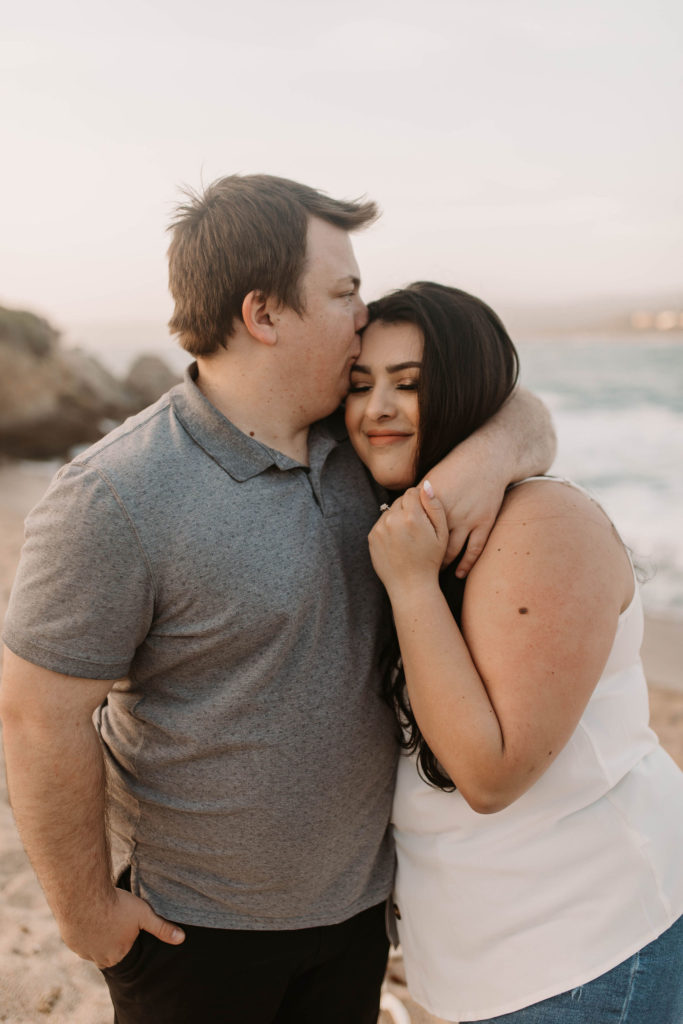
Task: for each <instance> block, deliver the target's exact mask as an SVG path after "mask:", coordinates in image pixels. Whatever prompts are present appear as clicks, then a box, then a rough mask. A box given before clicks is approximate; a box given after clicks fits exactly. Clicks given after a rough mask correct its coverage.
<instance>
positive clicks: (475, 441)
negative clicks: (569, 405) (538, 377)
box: [429, 388, 555, 577]
mask: <svg viewBox="0 0 683 1024" xmlns="http://www.w3.org/2000/svg"><path fill="white" fill-rule="evenodd" d="M554 457H555V432H554V430H553V425H552V422H551V419H550V414H549V413H548V410H547V409H546V407H545V406H544V405H543V403H542V402H541V401H540V399H538V398H536V396H535V395H532V394H531V392H530V391H526V390H525V389H524V388H519V389H518V390H517V391H515V392H514V394H513V395H512V396H511V397H510V398H509V399H508V401H507V402H506V403H505V405H504V406H502V408H501V409H499V410H498V412H497V413H496V414H495V416H492V417H491V419H490V420H488V422H487V423H485V424H484V425H483V427H480V428H479V430H477V431H476V432H475V433H474V434H470V436H469V437H468V438H466V440H464V441H463V442H462V443H461V444H459V445H458V447H457V448H454V449H453V451H452V452H451V453H450V455H447V456H446V458H445V459H443V460H442V461H441V462H440V463H439V464H438V465H437V466H434V467H433V468H432V469H430V471H429V479H430V481H431V483H432V485H433V487H434V490H435V492H436V494H437V497H438V498H440V500H441V502H442V504H443V507H444V509H445V510H446V521H447V523H448V528H449V530H450V537H449V541H448V547H447V549H446V554H445V556H444V566H445V565H448V564H450V562H452V561H453V559H454V558H455V557H456V556H457V554H458V552H459V551H461V550H462V548H463V547H464V545H465V543H466V544H467V547H466V549H465V552H464V554H463V556H462V558H461V560H460V563H459V565H458V567H457V569H456V576H460V577H464V576H467V574H468V572H469V571H470V569H471V568H472V566H473V565H474V563H475V562H476V560H477V559H478V558H479V555H480V554H481V553H482V551H483V550H484V547H485V545H486V541H487V540H488V537H489V534H490V532H491V530H492V529H493V524H494V523H495V521H496V518H497V516H498V512H499V511H500V507H501V505H502V504H503V498H504V497H505V489H506V487H507V486H508V485H509V484H511V483H514V482H515V481H516V480H522V479H524V477H527V476H535V475H537V474H540V473H545V472H546V471H547V470H548V469H549V468H550V465H551V463H552V461H553V458H554Z"/></svg>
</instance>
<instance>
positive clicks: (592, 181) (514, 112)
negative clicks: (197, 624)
mask: <svg viewBox="0 0 683 1024" xmlns="http://www.w3.org/2000/svg"><path fill="white" fill-rule="evenodd" d="M682 42H683V7H682V6H681V4H680V3H679V0H574V2H572V3H571V4H569V3H560V2H550V3H549V2H548V0H476V2H475V0H423V2H422V3H421V4H415V3H412V2H406V0H391V2H388V0H387V2H381V0H363V2H360V0H347V2H346V3H344V4H343V5H341V6H338V7H332V6H331V5H323V4H321V3H319V2H314V0H292V2H290V3H287V4H284V3H281V2H279V0H253V2H251V3H249V4H241V5H236V4H227V3H224V2H221V3H219V2H218V0H196V2H195V3H193V4H191V5H190V4H187V3H181V2H179V0H163V3H162V2H161V0H134V2H133V0H119V2H118V3H117V4H116V5H114V4H112V3H101V2H97V0H94V2H92V3H89V4H87V5H86V4H83V3H82V2H76V0H60V3H59V4H54V3H52V2H50V0H26V2H25V3H22V4H21V5H19V4H15V5H13V6H12V7H11V8H6V9H5V10H4V12H3V32H2V38H1V39H0V55H1V67H2V72H1V74H2V149H3V157H2V162H1V165H0V175H1V183H2V187H1V189H0V222H1V225H2V228H1V231H0V305H2V306H4V307H5V308H6V310H9V311H10V317H9V320H7V319H6V333H7V331H9V333H10V334H12V335H13V337H15V341H16V336H17V327H16V318H15V319H12V314H13V311H16V310H28V311H31V312H32V313H34V314H37V315H38V316H39V317H41V318H44V319H45V320H46V321H47V322H48V323H49V325H50V328H51V329H53V330H54V332H58V333H59V334H60V335H61V341H59V342H57V341H56V335H54V334H50V337H51V339H52V340H51V342H50V345H52V346H53V347H54V344H58V345H59V348H60V350H71V349H73V348H74V347H79V348H80V349H81V351H83V352H86V353H90V354H91V355H94V356H95V357H96V358H97V360H98V361H99V363H101V364H102V365H103V366H104V367H105V368H106V369H107V370H108V371H110V372H111V373H113V374H114V375H116V376H117V378H118V379H121V378H124V377H125V375H126V374H127V372H128V370H129V367H130V364H131V362H132V360H133V359H134V358H136V357H137V356H139V355H140V354H141V353H143V352H144V353H152V354H156V355H160V356H162V357H163V358H164V359H165V360H166V362H167V363H168V364H169V367H170V368H171V369H172V370H173V371H175V372H178V371H179V370H180V369H181V368H182V367H183V366H184V365H185V363H186V361H187V360H186V358H185V356H184V355H183V353H182V352H181V351H180V350H179V349H178V347H177V345H176V343H175V342H174V340H173V339H171V338H169V336H168V333H167V329H166V326H165V325H166V321H167V320H168V318H169V315H170V311H171V303H170V299H169V296H168V293H167V286H166V262H165V251H166V247H167V243H168V238H167V235H166V231H165V229H166V225H167V223H168V222H169V220H170V218H171V216H172V213H173V207H174V204H175V203H176V202H177V201H178V198H179V189H180V187H181V186H182V185H184V184H187V185H190V186H192V187H194V188H197V187H201V185H202V183H204V184H208V183H209V182H211V181H212V180H213V179H215V178H216V177H220V176H222V175H224V174H230V173H252V172H258V171H265V172H269V173H274V174H279V175H284V176H287V177H293V178H296V179H300V180H302V181H304V182H306V183H307V184H310V185H314V186H316V187H319V188H322V189H324V190H326V191H328V192H329V193H331V194H332V195H334V196H338V197H343V196H344V197H357V196H360V195H363V194H367V195H369V196H371V197H372V198H374V199H376V200H377V201H378V202H379V203H380V205H381V207H382V209H383V216H382V218H381V220H380V221H379V223H378V224H377V225H375V226H374V227H373V228H371V229H370V230H369V231H367V232H366V233H364V234H361V235H358V236H356V238H355V246H356V251H357V255H358V259H359V262H360V265H361V269H362V272H363V279H364V283H363V293H364V297H365V298H366V299H370V298H374V297H377V296H378V295H379V294H381V293H382V292H383V291H385V290H387V289H388V288H393V287H397V286H400V285H403V284H406V283H408V282H409V281H411V280H414V279H416V278H432V279H435V280H439V281H443V282H446V283H449V284H454V285H457V286H459V287H462V288H465V289H467V290H469V291H472V292H474V293H475V294H478V295H480V296H481V297H482V298H484V299H485V300H486V301H488V302H489V303H490V304H491V305H493V307H494V308H495V309H496V310H497V311H498V312H499V313H500V314H501V315H502V316H503V318H504V320H505V321H506V322H507V324H508V326H509V327H510V329H511V331H512V333H513V335H514V336H515V338H516V339H517V340H518V342H519V347H520V350H521V353H522V365H523V381H524V382H525V383H527V384H528V385H529V386H530V387H532V388H534V389H535V390H536V391H538V392H539V393H540V394H541V395H542V397H544V399H545V400H546V402H547V403H548V404H549V406H550V408H551V410H552V411H553V414H554V417H555V420H556V424H557V428H558V434H559V441H560V452H559V457H558V461H557V464H556V471H557V472H558V473H561V474H565V475H569V476H572V477H573V478H574V479H577V480H579V481H580V482H582V483H584V484H586V485H587V486H588V487H589V488H590V489H591V490H592V492H593V493H594V494H596V496H597V497H598V498H599V499H600V500H601V501H603V503H604V504H605V505H606V507H607V509H608V511H609V512H610V513H611V514H612V515H613V517H614V518H615V520H616V522H617V524H618V525H619V527H620V528H621V530H622V533H623V534H624V536H625V538H626V540H627V543H628V544H629V545H630V546H631V548H632V549H633V551H634V554H635V556H636V559H637V560H638V562H639V564H640V565H641V566H642V567H643V570H644V573H645V575H646V576H647V577H648V583H647V584H646V586H645V590H644V596H645V601H646V604H647V606H648V608H649V610H650V611H651V612H653V613H657V614H663V615H664V616H669V617H673V618H674V619H676V620H677V621H678V620H680V621H681V622H683V531H682V530H681V529H680V525H681V522H683V515H682V513H683V473H682V472H681V467H682V466H683V256H682V252H681V249H682V244H681V243H682V240H683V196H682V191H681V181H683V133H682V132H681V130H680V128H681V113H682V109H681V108H682V97H683V72H682V67H683V63H682V62H681V59H680V54H681V43H682ZM8 323H9V325H10V326H9V327H7V324H8ZM31 330H32V331H33V334H34V335H35V325H34V327H33V328H32V329H31ZM1 333H2V321H1V320H0V334H1ZM29 333H30V332H29ZM38 333H40V332H39V331H38ZM15 347H16V346H15ZM89 373H90V377H91V378H92V376H93V373H94V370H93V369H92V367H91V368H90V371H89ZM52 376H54V374H53V375H52ZM79 379H80V378H79ZM7 386H8V385H7V381H6V388H7ZM9 400H10V398H9V397H7V395H6V401H7V402H9ZM62 405H64V403H63V402H62ZM117 408H118V407H117ZM104 412H105V414H106V415H108V416H109V418H110V419H115V418H116V414H115V413H116V409H115V408H114V406H112V407H111V408H109V407H107V409H105V410H104ZM0 418H1V416H0ZM15 454H16V452H15ZM19 454H25V453H24V452H23V450H22V451H19Z"/></svg>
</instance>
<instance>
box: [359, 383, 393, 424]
mask: <svg viewBox="0 0 683 1024" xmlns="http://www.w3.org/2000/svg"><path fill="white" fill-rule="evenodd" d="M394 411H395V406H394V403H393V401H392V399H391V392H389V391H387V390H386V389H385V388H381V387H378V386H375V387H374V388H373V390H372V392H371V394H370V397H369V399H368V404H367V405H366V407H365V415H366V416H368V417H369V418H370V419H372V420H380V419H385V418H386V417H388V416H393V414H394Z"/></svg>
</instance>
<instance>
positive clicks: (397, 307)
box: [368, 281, 519, 790]
mask: <svg viewBox="0 0 683 1024" xmlns="http://www.w3.org/2000/svg"><path fill="white" fill-rule="evenodd" d="M368 312H369V316H370V323H372V322H373V321H374V320H380V321H382V323H387V324H393V323H409V324H414V326H416V327H417V328H419V330H420V332H421V334H422V337H423V340H424V347H423V352H422V368H421V370H420V379H419V383H418V391H417V396H418V406H419V411H420V427H419V438H418V449H417V460H416V473H415V479H416V480H421V479H422V478H423V477H424V476H425V474H426V473H428V472H429V470H430V469H431V468H432V466H435V465H436V463H437V462H440V461H441V459H443V458H444V457H445V456H446V455H448V453H449V452H450V451H451V450H452V449H453V448H455V447H456V445H458V444H460V442H461V441H464V440H465V438H466V437H469V435H470V434H472V433H474V431H475V430H477V429H478V428H479V427H481V426H482V425H483V424H484V423H485V422H486V421H487V420H488V419H489V418H490V417H491V416H493V414H494V413H495V412H497V411H498V409H500V407H501V406H502V405H503V404H504V403H505V402H506V401H507V399H508V398H509V396H510V395H511V394H512V391H513V390H514V388H515V385H516V383H517V377H518V374H519V361H518V357H517V351H516V349H515V346H514V345H513V343H512V340H511V339H510V336H509V335H508V333H507V331H506V330H505V327H504V326H503V323H502V322H501V320H500V318H499V317H498V316H497V315H496V314H495V313H494V312H493V310H492V309H491V308H490V307H489V306H487V305H486V303H484V302H482V301H481V300H480V299H477V298H475V296H474V295H469V294H468V293H467V292H463V291H460V290H459V289H458V288H449V287H447V286H446V285H440V284H434V283H433V282H431V281H417V282H416V283H415V284H411V285H409V286H408V287H407V288H403V289H400V290H399V291H395V292H390V293H389V295H385V296H384V298H381V299H378V300H377V301H376V302H371V303H370V304H369V306H368ZM453 569H454V567H453V566H451V567H449V569H447V570H445V571H444V572H443V573H442V574H441V578H440V583H441V589H442V590H443V592H444V594H445V596H446V599H447V601H448V603H449V606H450V608H451V611H452V612H453V614H454V616H455V618H456V620H458V622H459V618H460V608H461V605H462V594H463V590H464V581H462V580H458V579H457V578H456V577H455V574H454V571H453ZM399 655H400V651H399V647H398V641H397V640H396V637H395V636H394V638H393V641H392V642H391V644H390V646H389V649H388V650H387V652H386V659H385V668H384V688H385V695H386V697H387V699H388V701H389V703H390V704H391V705H392V707H393V708H394V709H395V711H396V713H397V715H398V718H399V721H400V723H401V725H402V727H403V738H402V741H401V742H402V746H403V747H404V748H405V749H407V750H408V751H410V752H411V753H413V752H417V760H418V766H419V769H420V771H421V773H422V775H423V776H424V777H425V778H426V779H427V781H428V782H430V783H432V785H434V786H437V787H438V788H440V789H444V790H452V789H454V788H455V786H454V785H453V782H452V780H451V779H450V778H449V777H448V775H447V774H446V773H445V772H444V770H443V768H442V767H441V765H440V764H439V762H438V760H437V758H436V757H435V756H434V754H433V753H432V751H431V750H430V748H429V746H428V745H427V742H426V740H425V739H424V737H423V735H422V733H421V732H420V727H419V725H418V724H417V721H416V720H415V716H414V715H413V712H412V709H411V707H410V701H409V699H408V693H407V690H406V680H405V674H404V672H403V667H402V664H401V660H400V657H399Z"/></svg>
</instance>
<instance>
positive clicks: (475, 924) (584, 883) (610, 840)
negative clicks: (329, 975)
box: [393, 587, 683, 1021]
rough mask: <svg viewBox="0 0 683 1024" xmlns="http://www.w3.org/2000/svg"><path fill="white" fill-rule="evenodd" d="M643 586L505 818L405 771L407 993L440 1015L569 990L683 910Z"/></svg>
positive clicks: (681, 809) (678, 833)
mask: <svg viewBox="0 0 683 1024" xmlns="http://www.w3.org/2000/svg"><path fill="white" fill-rule="evenodd" d="M642 637H643V611H642V605H641V602H640V596H639V593H638V590H637V587H636V592H635V594H634V597H633V600H632V601H631V604H630V605H629V606H628V608H627V609H626V610H625V611H624V612H622V614H621V615H620V617H619V623H618V628H617V634H616V637H615V640H614V644H613V647H612V650H611V652H610V655H609V658H608V661H607V664H606V666H605V669H604V672H603V674H602V676H601V678H600V680H599V682H598V684H597V686H596V687H595V690H594V692H593V694H592V696H591V698H590V700H589V702H588V705H587V707H586V710H585V711H584V714H583V716H582V718H581V720H580V722H579V724H578V726H577V728H576V730H575V732H574V734H573V736H572V737H571V739H570V741H569V743H568V744H567V746H566V747H565V748H564V750H563V751H562V752H561V753H560V754H559V756H558V757H557V758H556V760H555V761H554V762H553V764H552V765H551V766H550V768H549V769H548V770H547V771H546V772H545V774H544V775H543V776H542V777H541V778H540V779H539V780H538V782H536V784H535V785H534V786H532V788H531V789H530V790H528V791H527V792H526V793H525V794H524V795H523V796H521V797H520V798H519V799H518V800H516V801H515V802H514V803H513V804H511V805H510V806H509V807H506V808H505V809H504V810H502V811H499V812H498V813H496V814H488V815H483V814H477V813H476V812H475V811H473V810H472V809H471V808H470V807H469V805H468V804H467V803H466V802H465V800H464V799H463V798H462V796H461V795H460V794H459V793H458V792H454V793H444V792H443V791H442V790H438V789H435V788H433V787H432V786H430V785H428V784H427V783H425V782H424V781H423V780H422V779H421V778H420V776H419V775H418V772H417V762H416V758H415V757H414V755H413V756H410V757H408V756H404V757H402V758H401V760H400V764H399V770H398V779H397V784H396V795H395V798H394V811H393V823H394V834H395V838H396V850H397V855H398V869H397V874H396V883H395V892H394V900H395V906H396V912H397V914H400V919H399V920H398V922H397V923H398V933H399V939H400V942H401V946H402V950H403V956H404V960H405V967H406V974H407V980H408V987H409V990H410V992H411V995H412V996H413V997H414V998H415V999H416V1000H417V1001H418V1002H419V1003H421V1004H422V1005H423V1006H425V1007H426V1008H427V1009H428V1010H429V1011H430V1012H431V1013H434V1014H436V1015H437V1016H439V1017H443V1018H445V1019H446V1020H451V1021H468V1020H477V1019H478V1018H482V1017H493V1016H498V1015H500V1014H503V1013H510V1012H512V1011H513V1010H518V1009H520V1008H521V1007H524V1006H529V1005H531V1004H533V1003H535V1002H538V1001H539V1000H541V999H547V998H549V997H550V996H553V995H557V994H558V993H560V992H564V991H567V990H568V989H572V988H575V987H576V986H578V985H581V984H584V983H585V982H587V981H590V980H592V979H593V978H596V977H598V976H599V975H601V974H603V973H604V972H605V971H608V970H610V969H611V968H612V967H615V966H616V965H617V964H619V963H621V962H622V961H623V960H625V959H627V958H628V957H629V956H631V955H632V954H633V953H635V952H636V951H637V950H638V949H640V948H641V947H642V946H644V945H647V943H648V942H651V941H652V940H653V939H655V938H657V937H658V936H659V935H661V933H662V932H664V931H666V929H667V928H668V927H669V926H670V925H672V924H673V923H674V921H676V920H677V918H678V917H679V916H680V915H681V913H683V773H681V771H680V770H679V769H678V767H677V766H676V764H675V763H674V762H673V761H672V759H671V758H670V757H669V756H668V754H666V753H665V752H664V751H663V750H662V748H661V747H660V746H659V744H658V740H657V737H656V735H655V734H654V732H652V730H651V729H650V728H649V727H648V719H649V708H648V698H647V685H646V682H645V676H644V674H643V669H642V664H641V661H640V656H639V652H640V646H641V642H642Z"/></svg>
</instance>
